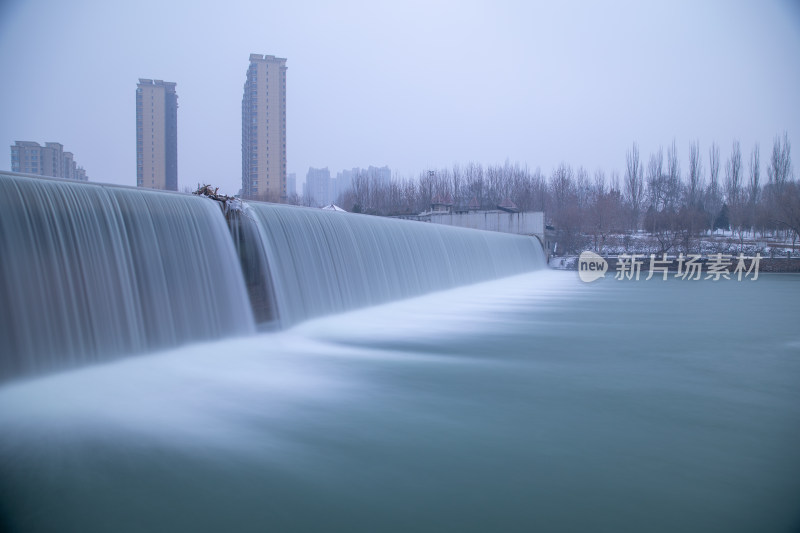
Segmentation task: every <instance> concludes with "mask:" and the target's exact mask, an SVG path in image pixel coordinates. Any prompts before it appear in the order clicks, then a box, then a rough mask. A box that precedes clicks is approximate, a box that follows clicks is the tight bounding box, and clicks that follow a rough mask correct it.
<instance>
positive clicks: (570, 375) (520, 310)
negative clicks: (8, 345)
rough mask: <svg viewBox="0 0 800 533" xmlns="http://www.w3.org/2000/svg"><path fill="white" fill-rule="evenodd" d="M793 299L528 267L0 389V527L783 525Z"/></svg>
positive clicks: (792, 286) (791, 429) (799, 375)
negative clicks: (286, 326) (273, 329)
mask: <svg viewBox="0 0 800 533" xmlns="http://www.w3.org/2000/svg"><path fill="white" fill-rule="evenodd" d="M798 297H800V276H794V275H771V276H770V275H762V276H761V277H760V278H759V279H758V280H757V281H755V282H751V281H747V282H745V281H743V282H736V281H720V282H716V283H714V282H710V281H709V282H690V281H680V280H677V281H675V280H670V281H666V282H664V281H656V280H652V281H650V282H644V281H641V282H631V281H627V282H622V281H615V280H611V279H609V280H604V281H599V282H596V283H593V284H582V283H581V282H580V281H578V280H577V275H576V274H575V273H574V272H573V273H566V272H535V273H531V274H525V275H521V276H515V277H511V278H506V279H502V280H497V281H492V282H487V283H483V284H479V285H473V286H468V287H462V288H458V289H453V290H450V291H446V292H437V293H432V294H429V295H427V296H423V297H419V298H415V299H410V300H404V301H401V302H395V303H391V304H387V305H383V306H378V307H372V308H367V309H362V310H359V311H355V312H351V313H346V314H341V315H335V316H330V317H327V318H322V319H318V320H312V321H308V322H305V323H303V324H301V325H299V326H297V327H295V328H292V329H290V330H288V331H283V332H278V333H267V334H261V335H257V336H250V337H243V338H238V339H225V340H221V341H217V342H211V343H205V344H197V345H193V346H187V347H183V348H180V349H176V350H173V351H168V352H161V353H154V354H151V355H148V356H144V357H138V358H132V359H128V360H123V361H116V362H112V363H108V364H105V365H101V366H94V367H90V368H85V369H81V370H75V371H72V372H67V373H62V374H57V375H50V376H46V377H42V378H38V379H30V380H27V381H17V382H12V383H7V384H5V385H3V386H2V387H0V526H5V528H6V529H7V530H11V531H81V532H89V531H123V532H124V531H534V530H539V531H581V532H585V531H614V532H619V531H703V532H713V531H719V532H726V533H729V532H736V531H793V530H795V529H796V528H797V527H798V526H799V525H800V505H798V503H799V502H800V329H798V328H797V311H798ZM0 529H2V527H0Z"/></svg>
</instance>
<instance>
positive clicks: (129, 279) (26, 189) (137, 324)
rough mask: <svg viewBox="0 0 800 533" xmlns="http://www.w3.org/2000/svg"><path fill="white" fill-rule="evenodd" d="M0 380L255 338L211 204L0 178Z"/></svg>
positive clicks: (225, 235) (228, 244)
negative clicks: (198, 342)
mask: <svg viewBox="0 0 800 533" xmlns="http://www.w3.org/2000/svg"><path fill="white" fill-rule="evenodd" d="M0 293H1V294H0V317H2V319H0V339H2V340H0V343H2V344H0V346H2V357H0V379H6V378H8V377H12V376H19V375H30V374H33V373H41V372H46V371H49V370H53V369H58V368H65V367H70V366H77V365H81V364H86V363H89V362H94V361H100V360H104V359H109V358H113V357H116V356H119V355H122V354H127V353H135V352H146V351H152V350H155V349H159V348H165V347H170V346H176V345H179V344H182V343H186V342H190V341H193V340H202V339H211V338H217V337H221V336H225V335H234V334H242V333H248V332H251V331H254V320H253V315H252V312H251V310H250V306H249V303H248V296H247V292H246V289H245V284H244V281H243V278H242V274H241V268H240V266H239V263H238V261H237V259H236V252H235V250H234V246H233V242H232V240H231V238H230V234H229V231H228V227H227V225H226V223H225V218H224V217H223V216H222V213H221V212H220V209H219V207H218V206H217V205H216V203H215V202H213V201H210V200H207V199H203V198H198V197H192V196H187V195H180V194H175V193H164V192H157V191H150V190H144V189H132V188H122V187H108V186H102V185H95V184H82V183H72V182H69V181H65V180H52V179H39V178H28V177H22V176H11V175H0Z"/></svg>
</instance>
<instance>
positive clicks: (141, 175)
mask: <svg viewBox="0 0 800 533" xmlns="http://www.w3.org/2000/svg"><path fill="white" fill-rule="evenodd" d="M136 186H137V187H150V188H152V189H166V190H168V191H177V190H178V95H177V93H176V92H175V83H173V82H169V81H162V80H148V79H141V78H140V79H139V83H138V85H137V86H136Z"/></svg>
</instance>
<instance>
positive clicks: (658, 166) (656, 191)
mask: <svg viewBox="0 0 800 533" xmlns="http://www.w3.org/2000/svg"><path fill="white" fill-rule="evenodd" d="M663 177H664V149H663V148H661V147H660V146H659V147H658V152H656V153H654V154H650V160H649V161H648V162H647V198H648V201H649V203H650V207H651V208H652V209H653V210H655V211H661V210H662V209H663V208H664V203H665V193H666V191H665V190H664V179H663Z"/></svg>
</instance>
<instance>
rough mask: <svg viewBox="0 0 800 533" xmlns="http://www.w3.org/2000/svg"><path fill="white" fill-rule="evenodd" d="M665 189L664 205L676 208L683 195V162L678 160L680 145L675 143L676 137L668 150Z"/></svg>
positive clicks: (670, 208) (668, 207) (672, 208)
mask: <svg viewBox="0 0 800 533" xmlns="http://www.w3.org/2000/svg"><path fill="white" fill-rule="evenodd" d="M664 189H665V201H664V207H665V208H666V209H669V210H674V209H675V208H676V206H677V204H678V202H679V201H680V195H681V163H680V161H679V160H678V147H677V146H676V145H675V139H672V146H670V147H669V149H668V150H667V179H666V186H665V187H664Z"/></svg>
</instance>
